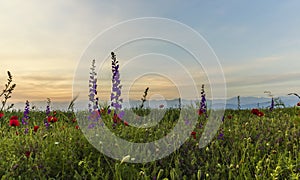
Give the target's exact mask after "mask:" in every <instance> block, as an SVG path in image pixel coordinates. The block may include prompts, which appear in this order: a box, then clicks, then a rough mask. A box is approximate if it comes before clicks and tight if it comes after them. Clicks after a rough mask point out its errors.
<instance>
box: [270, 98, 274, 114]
mask: <svg viewBox="0 0 300 180" xmlns="http://www.w3.org/2000/svg"><path fill="white" fill-rule="evenodd" d="M273 109H274V98H273V97H272V100H271V106H270V111H273Z"/></svg>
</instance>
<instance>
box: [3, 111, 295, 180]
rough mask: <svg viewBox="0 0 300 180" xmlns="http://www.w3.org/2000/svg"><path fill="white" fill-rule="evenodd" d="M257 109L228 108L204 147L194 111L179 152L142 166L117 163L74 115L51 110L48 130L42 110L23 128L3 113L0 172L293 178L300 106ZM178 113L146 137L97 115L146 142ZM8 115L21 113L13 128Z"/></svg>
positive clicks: (201, 122)
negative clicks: (193, 121)
mask: <svg viewBox="0 0 300 180" xmlns="http://www.w3.org/2000/svg"><path fill="white" fill-rule="evenodd" d="M260 111H262V112H263V113H264V114H263V116H257V115H255V114H253V113H251V110H226V112H225V115H224V117H225V118H224V122H223V123H222V125H221V127H220V128H219V131H218V133H217V134H216V135H215V138H214V139H213V141H212V142H211V143H209V145H208V146H207V147H205V148H202V149H199V147H198V141H199V139H200V136H201V133H202V131H203V128H204V126H205V123H206V118H205V117H204V116H200V117H199V119H198V122H197V126H196V127H195V129H194V134H191V136H190V138H189V139H188V140H187V141H186V142H185V143H184V144H183V145H182V146H181V147H180V149H178V150H176V151H174V152H173V153H172V154H170V155H169V156H167V157H165V158H163V159H160V160H156V161H153V162H149V163H145V164H137V163H125V162H122V163H121V161H117V160H114V159H112V158H109V157H107V156H105V155H103V154H101V153H100V152H99V151H98V150H97V149H95V148H94V147H93V146H92V145H91V144H90V143H89V142H88V141H87V140H86V138H85V137H84V135H83V133H82V131H81V130H80V127H79V126H78V124H77V123H78V122H77V121H76V120H75V118H76V117H75V116H74V114H72V113H70V112H61V111H57V112H50V114H49V116H54V117H56V118H57V121H56V122H54V121H53V122H49V123H50V127H49V128H47V127H46V126H45V125H44V119H45V118H46V115H45V112H38V111H31V112H30V113H29V120H28V122H29V123H28V125H23V124H22V123H21V118H22V117H23V112H21V111H19V112H16V111H10V112H3V114H4V116H3V117H1V119H0V122H1V123H0V124H1V126H0V136H1V141H0V147H1V149H0V177H2V179H151V180H152V179H269V178H270V179H299V177H300V109H299V108H298V107H294V108H285V109H275V110H274V111H272V112H270V111H269V110H267V109H261V110H260ZM125 113H126V111H125ZM139 113H140V114H141V113H143V112H139ZM179 113H180V111H179V110H178V109H168V110H167V112H166V114H165V116H164V118H163V119H162V120H161V121H160V123H159V125H157V126H154V127H151V128H148V129H147V133H148V136H147V138H145V137H146V136H145V130H144V129H142V128H140V129H137V130H134V127H131V126H126V125H124V123H119V124H118V125H117V126H116V127H114V128H113V127H112V126H111V125H112V118H113V117H112V116H111V115H109V114H107V113H105V112H103V114H102V119H103V121H104V122H105V124H106V125H107V127H111V128H110V129H111V131H113V132H114V133H115V134H116V135H118V136H120V137H121V138H124V139H126V140H129V141H133V142H140V141H143V142H145V141H151V140H155V139H159V138H161V137H162V136H163V135H164V133H167V132H168V131H169V130H170V129H172V128H173V127H174V125H175V123H176V122H177V121H176V118H178V116H179ZM12 116H18V117H19V121H20V125H19V126H10V125H9V123H10V119H11V117H12ZM52 120H53V119H52ZM137 120H138V119H137ZM50 121H51V119H50ZM220 121H221V120H220ZM34 126H36V127H34ZM37 126H39V127H37ZM26 128H28V130H26ZM191 133H192V132H191ZM149 134H150V135H149Z"/></svg>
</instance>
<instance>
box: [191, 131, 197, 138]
mask: <svg viewBox="0 0 300 180" xmlns="http://www.w3.org/2000/svg"><path fill="white" fill-rule="evenodd" d="M196 134H197V133H196V132H195V131H193V132H192V133H191V136H193V138H194V139H196Z"/></svg>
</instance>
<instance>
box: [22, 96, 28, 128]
mask: <svg viewBox="0 0 300 180" xmlns="http://www.w3.org/2000/svg"><path fill="white" fill-rule="evenodd" d="M28 120H29V101H28V100H26V103H25V110H24V115H23V118H22V124H23V125H28V122H27V121H28Z"/></svg>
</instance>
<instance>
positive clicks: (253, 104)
mask: <svg viewBox="0 0 300 180" xmlns="http://www.w3.org/2000/svg"><path fill="white" fill-rule="evenodd" d="M279 98H280V99H281V100H282V102H283V103H284V104H285V106H286V107H292V106H295V105H296V104H297V102H299V99H298V98H297V97H296V96H281V97H279ZM199 102H200V100H185V99H183V100H182V101H181V106H182V107H183V106H191V105H193V106H194V107H198V106H199V105H198V104H199ZM222 102H223V100H218V99H216V100H214V108H215V109H220V108H222V107H223V106H224V104H223V103H222ZM8 103H9V102H8ZM240 103H241V104H240V105H241V109H252V108H267V107H269V106H270V104H271V98H266V97H240ZM9 104H10V103H9ZM102 104H103V103H102ZM140 104H141V101H140V100H131V101H129V102H124V103H123V107H124V108H130V107H139V106H140ZM207 104H208V107H210V108H211V104H212V101H211V100H207ZM160 105H164V108H178V105H179V100H178V99H173V100H165V101H163V100H151V101H146V102H145V103H144V107H150V108H159V106H160ZM33 106H35V109H36V110H42V111H44V110H45V109H46V106H47V103H46V101H36V102H30V107H31V108H32V107H33ZM68 106H69V102H51V109H52V110H58V109H60V110H67V108H68ZM237 106H238V103H237V97H233V98H229V99H227V100H226V109H237ZM24 108H25V102H24V103H15V106H14V109H21V110H23V109H24ZM75 109H77V110H81V109H87V103H86V102H83V101H75Z"/></svg>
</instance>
